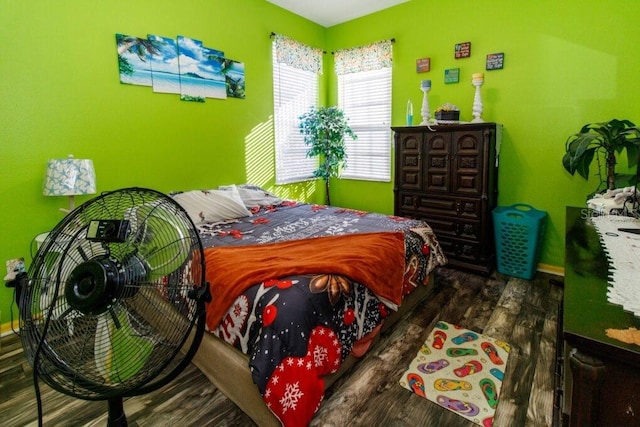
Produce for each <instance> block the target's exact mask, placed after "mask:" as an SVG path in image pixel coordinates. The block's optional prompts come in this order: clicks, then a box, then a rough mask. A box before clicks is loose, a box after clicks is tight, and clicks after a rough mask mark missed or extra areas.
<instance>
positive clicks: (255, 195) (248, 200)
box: [218, 184, 282, 208]
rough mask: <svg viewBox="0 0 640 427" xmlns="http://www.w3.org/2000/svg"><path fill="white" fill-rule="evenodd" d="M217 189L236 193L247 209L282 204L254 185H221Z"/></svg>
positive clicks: (279, 200)
mask: <svg viewBox="0 0 640 427" xmlns="http://www.w3.org/2000/svg"><path fill="white" fill-rule="evenodd" d="M218 189H219V190H222V191H230V192H235V193H237V194H238V195H239V197H240V198H241V199H242V202H243V203H244V205H245V206H246V207H247V208H253V207H256V206H260V207H261V206H272V205H279V204H280V203H282V199H281V198H279V197H278V196H276V195H275V194H272V193H270V192H268V191H267V190H265V189H264V188H260V187H258V186H256V185H251V184H242V185H221V186H220V187H218Z"/></svg>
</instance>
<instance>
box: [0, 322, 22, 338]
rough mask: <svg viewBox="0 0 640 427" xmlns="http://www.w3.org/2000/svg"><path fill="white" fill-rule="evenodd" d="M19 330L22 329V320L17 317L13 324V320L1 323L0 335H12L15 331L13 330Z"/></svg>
mask: <svg viewBox="0 0 640 427" xmlns="http://www.w3.org/2000/svg"><path fill="white" fill-rule="evenodd" d="M12 326H13V328H12ZM18 330H20V322H19V321H18V320H17V319H16V320H14V321H13V324H12V323H11V322H7V323H3V324H2V325H0V337H4V336H5V335H10V334H12V333H13V331H18Z"/></svg>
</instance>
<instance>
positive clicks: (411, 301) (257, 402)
mask: <svg viewBox="0 0 640 427" xmlns="http://www.w3.org/2000/svg"><path fill="white" fill-rule="evenodd" d="M435 286H436V283H435V281H434V274H433V272H432V273H431V275H430V277H429V285H427V286H420V287H419V288H417V289H416V290H414V291H413V292H412V293H411V294H409V295H408V296H407V297H406V298H405V299H404V301H403V303H402V305H401V306H400V309H399V310H398V311H396V312H394V313H392V314H391V315H390V316H389V317H387V318H386V319H385V321H384V323H383V325H382V328H381V331H380V332H381V333H382V332H384V331H386V330H388V329H389V328H390V327H391V326H393V325H394V324H395V323H396V322H397V321H398V320H399V319H400V318H401V317H402V316H403V315H404V314H406V313H407V312H409V311H411V310H413V308H415V307H416V306H417V305H418V304H419V303H420V302H422V301H423V300H424V299H426V298H427V297H428V296H429V295H431V294H432V293H433V290H434V287H435ZM378 338H379V334H378V336H376V338H375V339H374V341H373V343H374V344H375V342H377V341H378ZM358 360H359V358H356V357H353V356H348V357H347V358H346V359H345V360H344V362H343V363H342V365H341V367H340V369H339V370H338V371H337V372H335V373H333V374H331V375H328V376H326V377H324V380H325V390H326V389H327V388H329V387H330V386H331V385H332V384H333V383H334V382H335V381H336V380H337V379H338V378H340V376H342V375H343V374H344V373H345V372H346V371H348V370H349V369H350V368H351V367H352V366H353V365H355V364H356V362H357V361H358ZM192 363H193V364H194V365H196V366H197V367H198V368H199V369H200V371H202V373H203V374H204V375H205V376H206V377H207V378H208V379H209V381H211V383H213V385H214V386H216V387H217V388H218V389H219V390H220V391H221V392H222V393H223V394H224V395H225V396H227V397H228V398H229V399H230V400H231V401H233V402H234V403H235V404H236V405H237V406H238V407H239V408H240V409H241V410H242V411H243V412H244V413H246V414H247V415H248V416H249V417H250V418H251V419H252V420H253V421H254V422H255V423H256V424H258V425H259V426H261V427H263V426H264V427H267V426H280V425H281V424H280V421H279V420H278V419H277V418H276V416H275V415H273V413H272V412H271V411H270V410H269V409H268V408H267V405H266V404H265V403H264V400H263V399H262V396H261V395H260V392H259V391H258V387H257V386H256V384H255V383H254V382H253V379H252V377H251V372H250V371H249V358H248V356H247V355H246V354H243V353H242V352H241V351H239V350H238V349H236V348H235V347H233V346H231V345H229V344H228V343H226V342H225V341H223V340H221V339H219V338H218V337H216V336H215V335H213V334H210V333H207V332H205V334H204V337H203V338H202V343H201V344H200V348H199V349H198V351H197V353H196V354H195V356H194V357H193V360H192Z"/></svg>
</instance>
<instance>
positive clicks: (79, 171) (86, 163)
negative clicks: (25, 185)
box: [42, 155, 96, 213]
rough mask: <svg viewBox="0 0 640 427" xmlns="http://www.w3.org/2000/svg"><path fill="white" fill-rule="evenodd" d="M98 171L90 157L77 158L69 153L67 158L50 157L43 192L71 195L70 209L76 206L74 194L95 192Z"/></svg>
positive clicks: (64, 210)
mask: <svg viewBox="0 0 640 427" xmlns="http://www.w3.org/2000/svg"><path fill="white" fill-rule="evenodd" d="M95 192H96V173H95V171H94V169H93V162H92V161H91V160H89V159H75V158H74V157H73V156H72V155H69V157H68V158H66V159H50V160H49V161H48V162H47V172H46V175H45V179H44V189H43V192H42V193H43V194H44V195H45V196H69V209H68V210H67V209H64V208H61V209H60V210H61V211H63V212H67V213H68V212H71V211H72V210H73V209H74V208H75V201H74V199H73V196H75V195H76V194H95Z"/></svg>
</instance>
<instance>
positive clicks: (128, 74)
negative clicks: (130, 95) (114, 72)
mask: <svg viewBox="0 0 640 427" xmlns="http://www.w3.org/2000/svg"><path fill="white" fill-rule="evenodd" d="M116 46H117V49H118V69H119V73H120V83H124V84H129V85H138V86H151V84H152V81H151V68H150V65H149V51H150V50H153V46H152V45H151V42H150V41H149V40H147V39H143V38H140V37H135V36H128V35H125V34H118V33H117V34H116Z"/></svg>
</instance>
